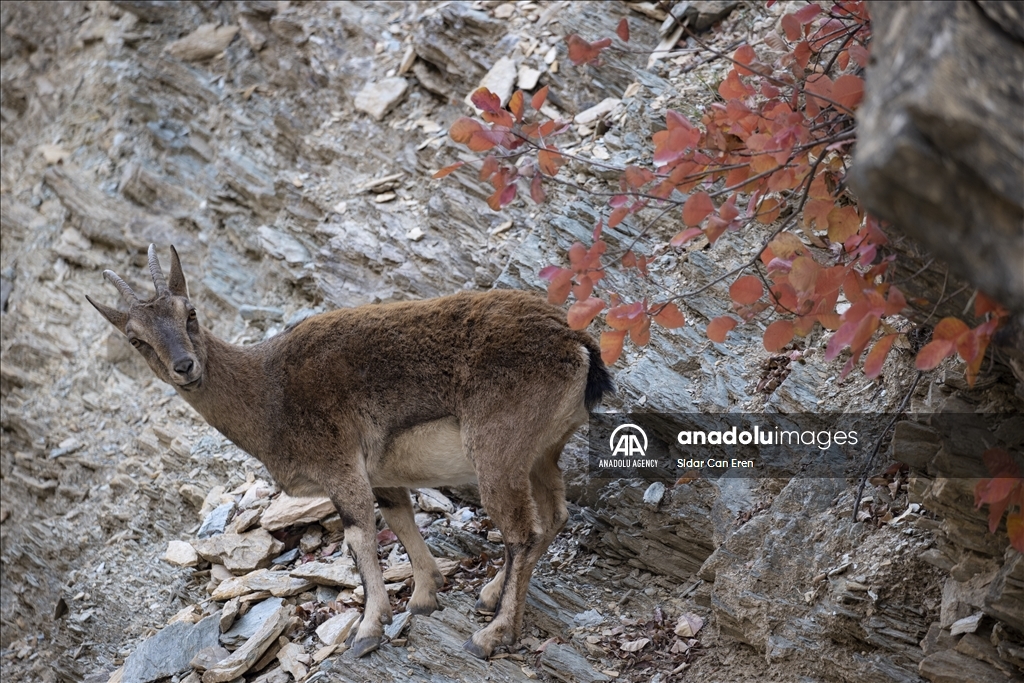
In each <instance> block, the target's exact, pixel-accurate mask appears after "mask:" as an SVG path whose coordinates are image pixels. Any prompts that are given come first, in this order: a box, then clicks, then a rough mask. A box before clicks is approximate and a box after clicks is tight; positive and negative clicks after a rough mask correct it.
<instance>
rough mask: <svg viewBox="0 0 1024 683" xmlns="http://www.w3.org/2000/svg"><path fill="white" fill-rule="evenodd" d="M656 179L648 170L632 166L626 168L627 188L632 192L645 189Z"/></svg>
mask: <svg viewBox="0 0 1024 683" xmlns="http://www.w3.org/2000/svg"><path fill="white" fill-rule="evenodd" d="M654 178H655V176H654V174H653V173H651V172H650V171H648V170H647V169H646V168H640V167H639V166H632V165H631V166H627V167H626V173H625V179H626V186H627V187H628V188H630V189H632V190H636V189H639V188H641V187H643V186H644V185H646V184H647V183H649V182H651V181H652V180H654Z"/></svg>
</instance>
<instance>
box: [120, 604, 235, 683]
mask: <svg viewBox="0 0 1024 683" xmlns="http://www.w3.org/2000/svg"><path fill="white" fill-rule="evenodd" d="M219 635H220V615H219V614H213V615H210V616H208V617H206V618H205V619H203V620H202V621H200V622H199V623H198V624H190V623H188V622H184V621H179V622H175V623H173V624H170V625H169V626H166V627H165V628H163V629H162V630H161V631H160V632H158V633H157V634H156V635H154V636H152V637H151V638H150V639H149V640H147V641H145V642H144V643H142V644H141V645H139V647H137V648H136V649H135V652H133V653H132V654H131V655H130V656H129V657H128V659H127V660H126V661H125V663H124V672H123V673H122V674H121V683H149V682H150V681H156V680H159V679H161V678H166V677H168V676H173V675H174V674H176V673H178V672H181V671H185V670H186V669H188V668H189V667H190V666H191V662H192V658H193V657H195V656H196V655H197V654H199V651H200V650H202V649H204V648H207V647H216V646H217V644H218V643H217V638H218V636H219Z"/></svg>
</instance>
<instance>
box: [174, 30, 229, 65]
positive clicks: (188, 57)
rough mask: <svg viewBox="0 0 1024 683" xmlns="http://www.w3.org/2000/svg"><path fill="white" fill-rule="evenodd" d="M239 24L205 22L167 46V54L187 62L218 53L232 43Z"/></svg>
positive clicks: (207, 57)
mask: <svg viewBox="0 0 1024 683" xmlns="http://www.w3.org/2000/svg"><path fill="white" fill-rule="evenodd" d="M237 33H238V27H237V26H218V25H217V24H203V25H202V26H200V27H199V28H197V29H196V30H195V31H193V32H192V33H190V34H188V35H187V36H185V37H184V38H181V39H180V40H176V41H174V42H173V43H171V44H170V45H168V46H167V48H166V50H167V54H169V55H171V56H172V57H177V58H178V59H183V60H185V61H186V62H197V61H200V60H202V59H209V58H210V57H213V56H214V55H218V54H220V53H221V52H223V51H224V49H225V48H227V46H228V45H230V44H231V41H232V40H234V38H235V34H237Z"/></svg>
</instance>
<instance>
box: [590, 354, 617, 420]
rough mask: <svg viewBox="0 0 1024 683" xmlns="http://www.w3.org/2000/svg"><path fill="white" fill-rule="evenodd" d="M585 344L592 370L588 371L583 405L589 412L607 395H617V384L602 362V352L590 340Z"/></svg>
mask: <svg viewBox="0 0 1024 683" xmlns="http://www.w3.org/2000/svg"><path fill="white" fill-rule="evenodd" d="M585 344H586V346H587V351H588V352H589V353H590V370H588V371H587V388H586V391H585V392H584V394H583V404H584V405H585V406H586V407H587V410H593V409H594V408H595V407H597V404H598V403H600V402H601V399H602V398H603V397H604V395H605V394H606V393H607V394H614V393H615V382H613V381H612V375H611V373H610V372H608V368H607V367H605V364H604V361H603V360H601V350H600V349H599V348H598V347H597V346H596V345H595V344H594V342H593V341H592V340H590V339H587V341H586V342H585Z"/></svg>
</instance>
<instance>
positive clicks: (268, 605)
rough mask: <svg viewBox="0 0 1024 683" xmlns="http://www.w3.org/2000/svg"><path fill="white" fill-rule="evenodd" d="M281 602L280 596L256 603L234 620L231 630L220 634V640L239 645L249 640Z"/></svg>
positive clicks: (227, 643)
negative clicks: (243, 614)
mask: <svg viewBox="0 0 1024 683" xmlns="http://www.w3.org/2000/svg"><path fill="white" fill-rule="evenodd" d="M281 602H282V599H281V598H269V599H267V600H264V601H263V602H258V603H256V604H255V605H253V606H252V608H251V609H250V610H249V611H248V612H246V613H245V616H243V617H242V618H241V619H239V620H238V621H236V622H235V625H234V626H232V627H231V630H229V631H228V632H227V633H224V634H223V635H221V637H220V642H222V643H224V644H225V645H239V644H241V643H243V642H245V641H246V640H249V638H252V637H253V635H254V634H255V633H256V632H257V631H259V630H260V627H262V626H263V623H264V622H265V621H266V620H267V619H269V618H270V617H271V616H273V615H274V614H275V613H276V612H277V610H278V608H279V607H280V606H281Z"/></svg>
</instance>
